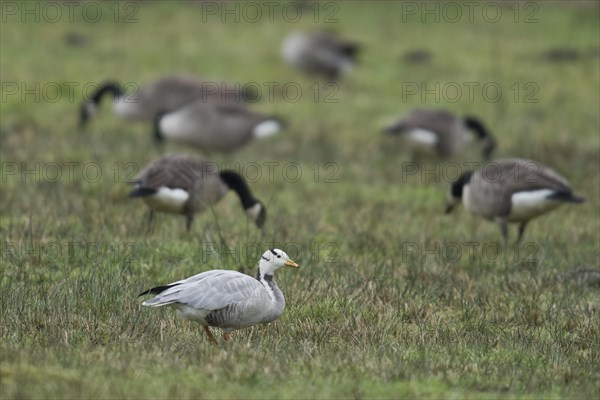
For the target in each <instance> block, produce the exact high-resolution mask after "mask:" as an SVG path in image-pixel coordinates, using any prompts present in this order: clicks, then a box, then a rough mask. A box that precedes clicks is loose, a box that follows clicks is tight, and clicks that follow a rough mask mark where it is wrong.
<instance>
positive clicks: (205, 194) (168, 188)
mask: <svg viewBox="0 0 600 400" xmlns="http://www.w3.org/2000/svg"><path fill="white" fill-rule="evenodd" d="M230 189H231V190H233V191H235V192H236V193H237V195H238V196H239V198H240V201H241V202H242V207H243V208H244V210H245V212H246V215H247V216H248V218H250V220H252V221H253V222H254V223H255V224H256V225H257V226H258V227H259V228H260V227H262V225H263V224H264V222H265V219H266V210H265V207H264V205H263V204H262V203H261V202H260V201H258V200H257V199H255V198H254V196H252V193H251V192H250V188H248V185H247V184H246V181H245V180H244V178H243V177H242V176H241V175H239V174H238V173H236V172H234V171H218V170H217V167H216V165H215V164H213V163H210V162H207V161H205V160H203V159H202V158H200V157H197V156H192V155H187V154H175V155H170V156H165V157H161V158H158V159H156V160H154V161H152V162H151V163H150V164H149V165H148V166H147V167H146V168H144V169H143V170H142V171H141V172H140V174H139V177H138V179H137V181H136V182H135V189H134V190H133V191H132V192H131V193H129V197H141V198H143V199H144V201H145V202H146V204H147V205H148V206H149V207H150V214H149V223H151V222H152V218H153V216H154V212H155V211H156V212H166V213H174V214H183V215H185V216H186V217H187V225H186V226H187V229H188V231H189V230H190V228H191V226H192V222H193V220H194V214H196V213H200V212H202V211H204V210H205V209H207V208H209V207H211V206H212V205H213V204H215V203H217V202H218V201H219V200H221V199H222V198H223V196H225V194H226V193H227V192H228V191H229V190H230Z"/></svg>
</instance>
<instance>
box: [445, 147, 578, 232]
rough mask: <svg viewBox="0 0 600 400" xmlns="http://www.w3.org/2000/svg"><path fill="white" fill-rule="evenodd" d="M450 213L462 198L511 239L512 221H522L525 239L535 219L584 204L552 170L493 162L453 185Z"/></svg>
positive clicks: (516, 161)
mask: <svg viewBox="0 0 600 400" xmlns="http://www.w3.org/2000/svg"><path fill="white" fill-rule="evenodd" d="M448 197H449V199H448V205H447V207H446V213H449V212H451V211H452V209H453V207H454V205H455V204H456V203H458V202H459V201H460V200H461V199H462V203H463V206H464V207H465V208H466V209H467V210H469V211H470V212H471V213H473V214H475V215H478V216H480V217H483V218H485V219H487V220H490V221H494V222H496V223H498V224H499V225H500V230H501V231H502V235H503V236H504V239H505V240H508V223H509V222H516V223H519V237H518V239H517V242H519V241H521V239H522V237H523V233H524V232H525V227H526V226H527V223H528V222H529V220H531V219H532V218H535V217H537V216H539V215H542V214H544V213H547V212H548V211H551V210H553V209H555V208H556V207H558V206H560V205H561V204H564V203H582V202H583V201H584V199H583V198H581V197H577V196H575V195H574V194H573V191H572V190H571V187H570V185H569V183H568V182H567V181H566V179H565V178H563V177H562V176H560V175H558V174H557V173H556V172H555V171H553V170H552V169H550V168H548V167H545V166H543V165H542V164H540V163H537V162H535V161H531V160H524V159H516V158H515V159H501V160H496V161H491V162H489V163H487V164H486V165H484V166H483V167H482V168H481V169H480V170H478V171H475V172H472V171H467V172H464V173H463V174H462V175H461V177H460V178H459V179H458V180H457V181H456V182H454V183H453V184H452V185H451V186H450V192H449V196H448Z"/></svg>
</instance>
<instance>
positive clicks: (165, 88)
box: [80, 74, 255, 126]
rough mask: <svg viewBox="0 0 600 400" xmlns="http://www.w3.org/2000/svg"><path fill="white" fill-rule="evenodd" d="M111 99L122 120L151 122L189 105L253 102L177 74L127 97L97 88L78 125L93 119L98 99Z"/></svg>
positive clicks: (109, 87)
mask: <svg viewBox="0 0 600 400" xmlns="http://www.w3.org/2000/svg"><path fill="white" fill-rule="evenodd" d="M106 95H112V100H113V111H114V112H115V114H117V115H118V116H119V117H121V118H123V119H126V120H138V121H153V120H154V118H155V117H156V115H157V114H158V113H164V112H169V111H173V110H177V109H178V108H181V107H183V106H184V105H186V104H188V103H190V102H193V101H203V102H206V103H238V104H243V103H244V102H245V101H246V100H250V99H254V98H255V96H254V95H253V94H252V93H245V92H243V91H242V90H241V89H239V88H236V87H233V86H231V85H229V84H226V83H224V82H206V81H203V80H201V79H200V78H197V77H195V76H192V75H187V74H179V75H168V76H164V77H161V78H159V79H157V80H155V81H152V82H149V83H147V84H145V85H142V86H140V87H139V88H136V90H134V91H133V92H131V93H127V92H126V91H125V88H123V87H122V86H121V85H120V84H118V83H116V82H106V83H103V84H102V85H100V86H99V87H98V89H97V90H96V92H95V93H94V94H93V95H92V96H91V98H90V99H89V101H86V102H84V103H83V104H82V106H81V109H80V125H81V126H85V125H86V124H87V123H88V122H89V120H90V119H91V117H92V116H93V115H95V114H96V113H97V111H98V108H99V106H100V102H101V101H102V98H103V97H105V96H106Z"/></svg>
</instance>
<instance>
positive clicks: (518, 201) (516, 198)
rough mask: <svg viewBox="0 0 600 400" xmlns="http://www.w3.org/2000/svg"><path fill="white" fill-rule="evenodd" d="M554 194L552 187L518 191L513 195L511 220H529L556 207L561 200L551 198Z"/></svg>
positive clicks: (509, 217)
mask: <svg viewBox="0 0 600 400" xmlns="http://www.w3.org/2000/svg"><path fill="white" fill-rule="evenodd" d="M552 194H554V190H552V189H540V190H533V191H528V192H518V193H515V194H513V195H512V197H511V205H512V206H511V210H510V214H509V216H508V219H509V221H521V220H528V219H530V218H533V217H535V216H538V215H540V214H544V213H545V212H548V211H550V210H552V209H554V208H556V207H558V206H559V205H560V204H561V202H560V201H556V200H553V199H549V198H548V196H551V195H552Z"/></svg>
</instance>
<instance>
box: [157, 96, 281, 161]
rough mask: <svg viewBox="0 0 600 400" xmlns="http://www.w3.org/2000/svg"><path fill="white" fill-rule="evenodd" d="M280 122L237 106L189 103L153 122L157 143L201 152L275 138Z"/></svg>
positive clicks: (233, 147) (220, 149)
mask: <svg viewBox="0 0 600 400" xmlns="http://www.w3.org/2000/svg"><path fill="white" fill-rule="evenodd" d="M282 125H283V124H282V122H281V121H280V120H279V119H278V118H275V117H270V116H267V115H263V114H260V113H257V112H254V111H252V110H249V109H248V108H247V107H242V106H240V105H237V104H211V103H206V102H202V101H196V102H193V103H190V104H188V105H186V106H184V107H182V108H180V109H178V110H175V111H173V112H169V113H159V114H158V115H157V117H156V119H155V121H154V137H155V139H156V141H157V142H162V141H163V140H168V141H171V142H174V143H178V144H183V145H188V146H193V147H196V148H198V149H200V150H204V151H209V152H210V151H218V152H230V151H233V150H236V149H238V148H240V147H242V146H243V145H245V144H246V143H247V142H249V141H251V140H252V139H254V138H263V137H268V136H271V135H274V134H277V133H278V132H279V130H280V129H281V127H282Z"/></svg>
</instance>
